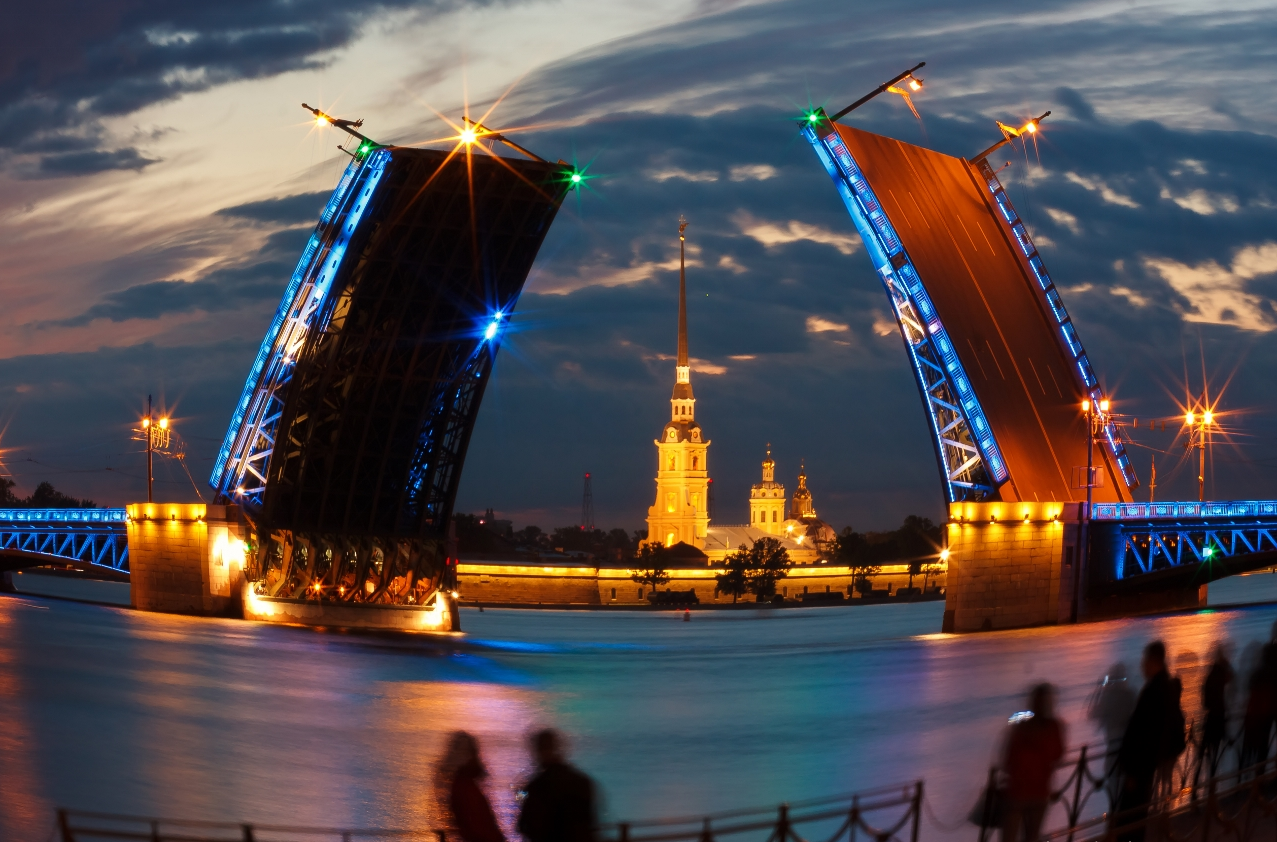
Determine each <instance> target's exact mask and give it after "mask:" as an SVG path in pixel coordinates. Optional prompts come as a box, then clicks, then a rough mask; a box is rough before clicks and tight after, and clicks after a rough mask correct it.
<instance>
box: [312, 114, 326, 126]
mask: <svg viewBox="0 0 1277 842" xmlns="http://www.w3.org/2000/svg"><path fill="white" fill-rule="evenodd" d="M315 125H316V126H326V125H328V118H327V117H325V116H324V115H323V114H320V115H319V116H317V117H316V118H315Z"/></svg>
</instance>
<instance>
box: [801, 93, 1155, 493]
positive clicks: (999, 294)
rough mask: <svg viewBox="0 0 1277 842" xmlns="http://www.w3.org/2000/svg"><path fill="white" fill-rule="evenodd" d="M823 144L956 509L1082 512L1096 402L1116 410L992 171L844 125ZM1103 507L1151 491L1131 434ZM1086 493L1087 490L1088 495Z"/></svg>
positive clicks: (1106, 459) (809, 133) (814, 140)
mask: <svg viewBox="0 0 1277 842" xmlns="http://www.w3.org/2000/svg"><path fill="white" fill-rule="evenodd" d="M802 133H803V135H804V136H805V137H806V139H807V140H808V141H809V142H810V143H811V145H812V147H813V149H814V150H815V151H816V154H817V156H818V157H819V158H820V160H821V163H822V164H823V165H824V167H825V170H826V171H827V172H828V173H829V176H830V177H831V178H832V179H833V182H834V186H835V187H836V189H837V190H838V194H839V196H840V197H841V198H842V200H843V204H844V205H845V206H846V208H847V211H848V213H849V214H850V215H851V218H852V222H853V223H854V224H855V226H856V230H857V231H858V232H859V233H860V236H861V239H862V240H863V241H864V243H865V247H866V250H867V251H868V253H869V257H870V260H871V262H872V263H873V266H874V269H875V270H876V271H877V273H878V276H879V279H880V280H881V282H882V284H883V286H884V288H885V289H886V292H887V297H888V300H889V302H890V304H891V308H892V312H893V313H894V314H895V316H896V322H897V324H898V326H899V328H900V334H901V337H902V339H903V340H904V344H905V349H906V351H907V353H908V355H909V359H910V362H911V363H912V367H913V369H914V375H915V377H916V378H917V381H918V387H919V390H920V392H921V396H922V401H923V407H924V409H925V411H926V413H927V420H928V423H929V425H930V427H931V432H932V443H933V446H934V448H935V451H936V457H937V461H938V463H939V467H940V477H941V485H942V487H943V490H944V494H945V500H946V502H949V503H951V502H959V501H971V502H978V501H990V502H991V501H997V500H1005V501H1034V500H1038V501H1043V500H1062V501H1078V500H1079V499H1085V492H1084V491H1079V490H1078V489H1077V488H1076V487H1075V483H1074V481H1073V479H1072V475H1073V469H1074V468H1075V467H1076V466H1079V465H1081V466H1085V465H1086V464H1087V456H1086V449H1087V421H1086V419H1085V417H1084V416H1083V415H1082V414H1081V413H1080V411H1079V408H1080V406H1081V403H1082V400H1083V399H1084V398H1089V399H1091V400H1093V401H1096V402H1098V401H1099V400H1101V399H1102V398H1103V397H1104V393H1103V391H1102V389H1101V386H1100V384H1099V381H1098V378H1097V377H1096V375H1095V372H1094V370H1093V369H1092V367H1091V363H1090V361H1089V359H1088V358H1087V355H1086V353H1085V351H1084V350H1083V348H1082V345H1081V342H1080V341H1079V340H1078V337H1077V330H1076V328H1075V327H1074V325H1073V322H1072V320H1071V319H1070V318H1069V315H1068V312H1067V311H1066V310H1065V308H1064V304H1063V301H1062V300H1061V299H1060V295H1059V293H1058V291H1057V290H1056V289H1055V285H1054V283H1053V282H1052V280H1051V277H1050V275H1049V274H1048V273H1047V271H1046V267H1045V264H1044V263H1043V261H1042V256H1041V255H1040V254H1038V251H1037V248H1036V247H1035V246H1034V245H1033V242H1032V240H1031V238H1030V237H1029V234H1028V232H1027V231H1026V230H1025V227H1024V224H1023V222H1022V221H1021V220H1020V218H1019V216H1018V214H1017V213H1016V211H1015V209H1014V207H1013V206H1012V205H1011V201H1010V199H1009V198H1008V196H1007V194H1006V191H1005V190H1004V189H1003V187H1002V185H1001V183H1000V182H999V181H998V179H997V176H996V175H995V174H994V173H993V171H992V170H990V169H989V167H988V165H987V164H985V163H984V162H980V163H979V164H978V165H977V164H971V163H970V162H968V161H966V160H963V159H961V158H954V157H951V156H948V155H942V154H940V153H938V152H933V151H931V150H929V149H923V148H922V147H919V146H913V145H911V144H908V143H902V142H900V141H897V140H893V139H891V138H887V137H883V136H881V135H876V134H872V133H870V132H866V131H861V130H859V129H854V128H850V127H847V126H842V125H838V124H835V123H833V122H831V121H830V120H829V119H828V117H826V116H825V115H824V112H823V111H821V112H818V113H817V115H816V119H815V121H814V122H805V123H804V127H803V129H802ZM1100 438H1101V440H1102V446H1101V447H1100V448H1097V451H1098V453H1097V463H1098V465H1099V467H1100V468H1101V470H1103V471H1105V472H1106V473H1107V474H1108V480H1109V481H1108V482H1106V483H1105V486H1104V487H1103V488H1099V489H1095V492H1096V497H1097V498H1098V499H1099V500H1105V501H1114V502H1122V501H1124V500H1129V493H1128V489H1131V488H1135V487H1136V486H1138V485H1139V482H1138V480H1137V479H1136V476H1135V472H1134V471H1133V470H1132V468H1131V465H1130V460H1129V458H1128V457H1127V455H1126V451H1125V449H1124V447H1123V445H1122V442H1121V439H1120V436H1119V434H1118V431H1117V429H1116V428H1115V427H1114V426H1112V425H1111V424H1109V425H1107V426H1106V427H1105V428H1104V429H1103V431H1102V433H1101V436H1100ZM1083 487H1085V486H1084V485H1083Z"/></svg>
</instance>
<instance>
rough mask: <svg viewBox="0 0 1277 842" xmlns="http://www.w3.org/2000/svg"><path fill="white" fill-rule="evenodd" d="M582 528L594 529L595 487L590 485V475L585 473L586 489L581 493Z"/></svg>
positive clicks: (586, 530)
mask: <svg viewBox="0 0 1277 842" xmlns="http://www.w3.org/2000/svg"><path fill="white" fill-rule="evenodd" d="M581 529H582V530H584V531H585V532H593V531H594V489H593V488H592V487H591V486H590V475H589V474H586V475H585V489H584V491H582V493H581Z"/></svg>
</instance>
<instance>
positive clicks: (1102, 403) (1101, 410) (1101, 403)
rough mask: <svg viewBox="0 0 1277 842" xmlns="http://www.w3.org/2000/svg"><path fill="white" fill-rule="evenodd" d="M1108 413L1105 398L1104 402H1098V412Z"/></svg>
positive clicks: (1107, 404)
mask: <svg viewBox="0 0 1277 842" xmlns="http://www.w3.org/2000/svg"><path fill="white" fill-rule="evenodd" d="M1108 411H1109V402H1108V399H1107V398H1105V399H1104V400H1102V401H1100V412H1108Z"/></svg>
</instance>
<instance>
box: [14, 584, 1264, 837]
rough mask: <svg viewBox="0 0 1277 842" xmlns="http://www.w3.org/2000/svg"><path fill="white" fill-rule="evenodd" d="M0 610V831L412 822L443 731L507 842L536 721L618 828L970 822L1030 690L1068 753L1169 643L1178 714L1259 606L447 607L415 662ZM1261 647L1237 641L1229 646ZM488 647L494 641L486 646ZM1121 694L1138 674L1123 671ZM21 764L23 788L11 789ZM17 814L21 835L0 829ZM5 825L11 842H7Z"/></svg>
mask: <svg viewBox="0 0 1277 842" xmlns="http://www.w3.org/2000/svg"><path fill="white" fill-rule="evenodd" d="M40 605H42V606H43V608H41V609H39V610H37V609H34V608H24V607H22V605H21V604H20V603H19V602H18V601H17V600H14V599H9V598H0V714H3V717H4V725H5V730H4V731H3V732H2V733H0V741H2V742H0V752H2V753H0V761H3V768H2V769H0V783H3V785H4V786H5V792H6V793H8V795H7V798H8V800H9V818H6V819H5V821H7V822H10V823H12V822H16V821H19V820H21V821H23V822H31V821H34V822H35V824H34V825H28V824H23V825H22V826H21V831H22V832H11V833H10V834H9V835H10V837H12V838H29V837H30V836H31V834H29V833H27V832H26V829H27V828H28V827H29V826H34V827H36V829H37V831H38V832H37V833H36V834H35V835H36V836H37V837H42V836H43V835H45V834H47V828H48V826H49V824H48V820H49V818H50V817H51V809H52V806H53V805H54V804H61V805H66V806H71V807H77V808H84V809H109V810H115V811H121V812H136V813H141V814H168V815H179V816H183V817H190V818H216V819H232V820H252V821H259V822H278V823H300V824H324V825H347V826H349V825H365V826H366V825H382V826H385V825H399V826H404V825H430V824H434V823H435V822H436V821H438V820H439V818H440V816H441V814H440V812H439V804H438V800H437V798H436V797H435V794H434V788H433V767H434V764H435V762H436V760H437V758H438V757H439V755H440V754H441V752H442V750H443V741H444V739H445V737H446V735H447V734H449V733H451V732H452V731H455V730H458V729H463V730H466V731H469V732H471V733H472V734H474V735H475V736H476V737H477V738H478V739H479V740H480V742H481V743H482V745H483V749H484V754H485V761H486V763H487V764H488V766H489V768H490V770H491V773H492V779H491V781H490V782H489V785H488V790H489V792H490V794H491V796H492V798H493V802H494V803H493V806H494V808H495V809H496V811H497V815H498V818H499V819H500V820H501V822H502V825H503V827H504V828H505V829H506V831H507V832H510V830H511V829H512V827H513V820H514V812H515V804H514V800H513V796H512V789H513V787H515V786H516V785H517V784H518V783H520V782H522V781H523V780H526V778H527V777H528V775H529V774H530V773H531V771H532V769H531V765H530V762H529V759H528V756H527V752H526V748H525V743H524V740H525V738H526V735H527V734H528V733H529V732H530V731H532V730H535V729H536V728H540V727H546V726H553V727H557V728H560V729H562V730H563V731H565V732H566V733H567V734H569V735H570V736H571V738H572V744H573V756H574V759H575V761H576V762H578V763H579V765H580V766H581V768H583V769H586V770H588V771H589V772H590V774H591V775H592V776H594V777H595V778H596V779H597V780H598V782H599V784H600V786H601V788H602V789H603V790H604V791H606V793H607V795H608V798H609V804H608V811H607V812H608V817H610V818H612V819H626V818H644V817H653V816H662V815H681V814H688V813H697V812H709V811H717V810H725V809H732V808H737V807H742V806H758V805H767V804H775V803H777V802H779V801H782V800H797V799H800V798H805V797H811V796H814V795H825V794H832V793H836V792H845V791H852V790H857V789H866V788H869V787H874V786H878V785H881V784H883V783H887V782H903V781H909V780H915V779H917V778H924V779H925V780H926V783H927V792H928V798H929V801H930V805H931V808H932V811H933V813H934V814H935V816H936V818H937V819H938V820H939V822H940V823H941V824H944V823H948V824H951V825H952V826H953V827H954V828H955V829H954V830H953V832H952V834H951V835H946V834H945V833H943V832H941V830H940V829H939V826H938V825H935V826H933V825H924V836H925V837H926V838H929V839H931V838H954V839H958V838H963V839H966V838H969V837H970V835H971V828H970V826H969V825H964V824H963V822H962V819H963V817H964V816H965V815H966V814H967V812H968V811H969V810H970V808H971V805H972V804H973V802H974V800H975V798H976V796H977V795H978V793H979V790H980V787H981V786H982V784H983V781H984V776H985V774H986V773H987V770H988V767H989V765H990V764H991V763H992V762H993V761H994V760H995V756H996V746H997V744H998V739H999V736H1000V734H1001V732H1002V729H1004V728H1005V725H1006V722H1007V718H1008V716H1010V715H1011V714H1012V713H1013V712H1015V711H1016V710H1019V709H1020V708H1021V707H1023V704H1024V695H1025V693H1026V691H1027V690H1028V688H1030V687H1031V686H1033V685H1035V684H1038V683H1041V682H1047V681H1049V682H1051V683H1052V684H1054V685H1055V686H1056V687H1057V688H1058V700H1057V707H1058V710H1059V715H1060V717H1061V718H1062V719H1063V720H1064V721H1066V722H1068V723H1069V724H1070V728H1069V740H1070V742H1071V744H1072V745H1074V746H1075V745H1077V744H1078V743H1080V742H1083V741H1087V742H1094V741H1095V740H1097V739H1102V738H1103V737H1104V735H1105V730H1104V722H1103V721H1102V720H1101V719H1091V718H1089V717H1088V714H1089V713H1090V711H1091V709H1092V705H1093V696H1094V694H1095V691H1096V687H1097V683H1096V682H1097V678H1098V677H1100V676H1104V675H1113V674H1114V672H1115V671H1114V667H1113V665H1114V664H1117V663H1124V664H1126V665H1127V666H1128V669H1131V670H1133V665H1134V664H1137V663H1138V661H1139V655H1140V650H1141V649H1142V647H1143V646H1144V644H1145V643H1147V642H1148V641H1149V640H1152V639H1158V638H1160V639H1162V640H1164V641H1166V644H1167V648H1168V650H1169V654H1170V663H1171V665H1172V671H1173V672H1176V673H1177V674H1178V675H1179V676H1180V678H1181V680H1182V681H1183V685H1184V688H1183V704H1184V710H1185V714H1186V716H1187V717H1188V718H1189V719H1197V718H1199V717H1200V716H1202V708H1201V698H1202V687H1201V685H1202V682H1203V680H1204V677H1205V674H1206V673H1207V672H1208V668H1209V666H1210V663H1211V655H1210V653H1212V651H1213V647H1214V644H1215V643H1216V641H1222V640H1231V641H1233V642H1234V644H1235V646H1236V647H1237V648H1238V651H1241V652H1242V653H1243V654H1242V656H1241V657H1240V658H1238V667H1237V671H1238V675H1239V678H1238V679H1237V683H1239V684H1241V683H1244V679H1243V678H1242V676H1245V675H1248V673H1247V672H1244V671H1243V665H1244V664H1245V662H1246V661H1247V657H1248V654H1247V653H1249V652H1250V651H1251V650H1252V649H1253V651H1254V655H1255V663H1258V662H1259V654H1260V653H1261V651H1262V649H1261V648H1260V643H1258V642H1264V641H1267V640H1269V638H1270V627H1271V625H1272V621H1273V619H1274V617H1275V616H1277V608H1273V607H1256V608H1249V609H1243V610H1235V611H1218V612H1199V613H1195V614H1180V615H1175V616H1169V617H1161V618H1153V619H1133V620H1125V621H1120V622H1110V623H1100V624H1091V625H1084V626H1078V627H1069V628H1043V629H1033V630H1027V631H1022V632H1008V633H990V634H980V635H971V636H964V637H953V636H937V635H933V634H931V633H932V632H933V630H934V629H935V628H937V627H938V625H939V622H940V616H939V612H940V611H941V610H942V607H941V606H939V605H936V604H916V605H900V606H874V607H857V608H846V609H793V610H786V611H777V612H768V613H767V615H766V616H767V619H766V621H760V620H759V618H758V617H757V616H755V614H756V612H703V613H699V614H695V615H694V616H693V618H692V621H691V622H688V623H684V622H682V621H681V616H679V617H675V616H673V615H666V614H649V613H626V614H598V613H590V612H519V611H496V610H489V611H487V612H485V613H483V614H479V613H477V612H470V611H467V612H466V613H465V615H464V618H463V622H464V623H465V624H466V627H467V629H468V630H469V632H470V634H471V636H472V637H473V638H475V639H479V640H482V641H486V642H487V643H486V644H485V645H481V646H480V645H475V646H472V645H470V644H468V643H466V642H464V641H461V642H458V643H447V644H433V643H425V642H421V641H418V640H405V639H402V638H381V637H373V636H353V635H340V634H324V633H317V632H313V631H307V630H300V629H287V628H278V627H269V626H259V625H254V624H248V623H237V622H233V621H220V620H196V619H190V618H181V617H167V616H161V615H145V614H138V613H135V612H131V611H124V610H114V609H105V608H98V607H93V606H85V605H77V604H72V603H60V602H56V601H48V602H42V603H40ZM1252 641H1256V642H1257V643H1256V644H1255V646H1254V647H1250V646H1249V644H1250V643H1251V642H1252ZM493 642H495V644H496V645H493ZM1128 678H1129V680H1128V681H1127V682H1126V683H1127V685H1128V686H1129V687H1130V689H1131V691H1132V692H1137V691H1138V689H1139V684H1140V682H1139V680H1138V674H1134V675H1133V674H1131V673H1129V672H1128ZM14 770H17V771H14ZM15 817H25V818H21V819H19V818H15ZM3 829H5V830H8V826H4V828H3Z"/></svg>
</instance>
